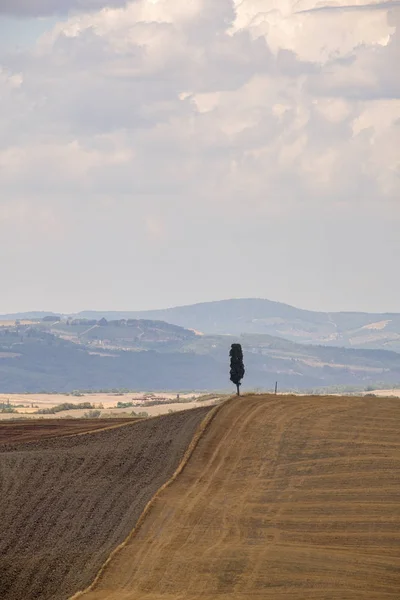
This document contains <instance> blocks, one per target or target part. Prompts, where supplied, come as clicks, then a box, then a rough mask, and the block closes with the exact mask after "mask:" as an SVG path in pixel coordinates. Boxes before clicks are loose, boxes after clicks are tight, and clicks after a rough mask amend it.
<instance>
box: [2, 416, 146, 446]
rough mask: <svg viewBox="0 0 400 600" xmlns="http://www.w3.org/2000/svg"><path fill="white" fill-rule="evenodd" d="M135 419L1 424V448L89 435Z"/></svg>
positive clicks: (51, 420) (59, 420)
mask: <svg viewBox="0 0 400 600" xmlns="http://www.w3.org/2000/svg"><path fill="white" fill-rule="evenodd" d="M134 421H135V419H112V420H110V419H30V420H26V421H9V422H6V423H4V422H3V423H0V446H2V445H4V444H10V443H15V442H33V441H39V440H44V439H46V438H51V437H62V436H65V435H66V436H68V435H75V434H78V433H88V432H90V431H96V430H99V429H109V428H112V427H118V426H120V425H123V424H125V423H133V422H134Z"/></svg>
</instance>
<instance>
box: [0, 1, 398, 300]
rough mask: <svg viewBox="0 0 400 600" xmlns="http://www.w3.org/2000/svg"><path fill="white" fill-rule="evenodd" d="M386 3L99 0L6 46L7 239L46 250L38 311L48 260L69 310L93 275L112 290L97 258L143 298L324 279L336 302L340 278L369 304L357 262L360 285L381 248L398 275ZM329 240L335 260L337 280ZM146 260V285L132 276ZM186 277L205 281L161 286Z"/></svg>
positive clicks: (1, 232) (239, 291)
mask: <svg viewBox="0 0 400 600" xmlns="http://www.w3.org/2000/svg"><path fill="white" fill-rule="evenodd" d="M30 4H31V3H30ZM392 4H393V3H392ZM392 4H391V6H392ZM16 6H18V5H16ZM21 6H22V4H21ZM346 6H347V5H346ZM64 7H66V4H65V5H64ZM82 7H83V5H82ZM341 7H342V8H343V7H344V8H345V5H344V3H342V5H341ZM380 7H381V10H379V11H378V10H373V11H366V10H361V11H359V12H356V11H350V12H345V13H343V14H342V12H341V11H340V10H337V11H328V10H326V11H325V10H321V11H315V12H307V13H302V12H301V13H299V12H298V11H299V10H308V11H311V10H312V9H313V8H318V7H317V6H316V3H315V2H314V1H312V0H303V1H302V2H295V1H294V0H241V1H240V2H239V0H238V1H236V2H234V1H233V0H220V1H219V2H215V1H212V0H193V1H192V2H187V0H159V1H158V2H154V1H153V2H151V1H150V0H137V1H136V2H133V3H128V4H127V5H124V6H115V5H114V6H113V7H112V6H108V7H105V8H104V7H103V8H101V9H98V10H97V9H96V7H95V6H94V4H92V6H89V5H86V7H83V8H84V9H85V10H82V11H81V12H79V13H76V14H73V15H70V16H69V17H68V18H67V19H66V20H64V21H60V22H59V23H58V24H57V25H56V26H55V27H53V28H52V29H51V30H49V31H48V32H47V33H46V34H45V35H44V36H42V38H41V39H40V40H39V41H38V43H37V45H36V46H35V48H34V49H33V50H32V51H26V52H19V53H11V52H10V53H8V54H6V53H4V54H3V55H2V56H0V64H2V65H3V66H2V68H1V70H0V109H1V110H0V127H1V130H2V136H1V139H0V236H1V239H2V240H3V244H4V240H5V239H7V240H8V243H9V244H11V243H12V239H13V237H15V236H13V231H12V229H13V225H14V227H15V228H19V229H18V231H22V230H23V236H22V237H23V239H24V244H26V246H27V247H30V248H32V252H31V254H29V256H28V258H26V257H25V258H24V259H23V258H22V257H19V258H18V257H17V258H15V261H16V262H15V268H17V269H18V268H19V269H21V271H22V272H24V270H26V269H27V268H28V267H27V266H26V265H28V266H29V265H30V268H35V269H36V268H37V267H36V266H35V265H38V264H39V262H40V261H39V257H40V260H42V259H43V256H46V260H47V262H50V263H51V265H52V266H50V267H49V265H48V264H47V263H46V264H47V269H46V270H42V271H41V270H40V269H39V271H38V275H37V287H36V288H35V294H36V295H34V297H35V298H37V307H38V308H41V307H43V305H42V306H39V305H40V301H39V300H40V298H41V295H40V294H41V291H40V290H41V287H40V282H43V281H45V277H46V272H47V271H48V269H49V268H50V269H51V272H52V273H53V274H54V277H55V278H56V280H57V282H58V283H57V286H56V287H57V289H56V290H53V292H52V296H51V297H52V298H53V305H54V306H53V307H54V308H55V309H58V307H59V306H61V304H62V301H63V298H64V297H65V298H69V299H70V300H71V298H72V296H71V292H68V289H69V288H68V285H70V286H72V284H71V282H72V281H78V282H79V289H81V284H82V282H85V281H86V279H85V277H87V278H88V280H87V283H86V284H85V285H84V287H85V290H86V291H84V292H82V293H84V294H86V295H85V302H84V303H85V304H86V306H92V307H95V304H96V301H97V300H96V298H97V297H100V298H103V302H102V305H103V306H105V305H106V304H107V302H108V301H109V302H110V303H111V302H115V301H113V300H112V296H111V295H110V294H111V292H110V293H109V295H107V294H108V291H104V290H102V288H101V286H100V283H99V282H98V281H97V280H96V281H95V280H93V279H91V275H90V274H91V273H93V272H96V273H98V268H99V267H98V264H99V262H100V263H101V264H102V265H104V268H105V269H109V270H110V272H112V273H113V274H114V275H115V278H116V280H117V281H118V285H119V286H120V289H121V290H123V291H124V293H126V298H135V302H138V304H136V307H137V308H141V307H145V306H149V305H150V304H152V305H153V306H155V305H157V304H159V305H162V304H174V303H179V302H186V301H192V300H197V299H202V298H203V297H204V296H203V295H202V293H203V290H205V289H207V290H209V292H207V293H209V297H212V296H218V295H219V296H230V295H231V296H232V295H236V296H240V295H252V294H254V295H258V296H262V295H265V296H268V295H270V296H271V295H273V296H274V297H277V298H278V299H279V298H281V299H285V300H286V301H290V302H293V303H296V302H297V303H299V304H304V305H309V306H310V307H312V306H315V304H313V302H314V298H315V297H316V296H315V281H324V286H322V287H323V289H321V287H318V286H317V287H318V294H317V296H318V298H320V300H318V302H319V301H320V302H321V303H322V302H323V303H324V306H328V305H329V306H330V307H331V306H333V305H335V306H339V305H340V302H341V300H342V299H343V298H342V297H343V294H344V296H345V295H346V293H347V294H348V297H349V302H351V301H352V298H353V297H354V298H359V299H360V302H361V301H362V300H363V298H364V296H363V295H362V294H360V293H359V292H357V289H358V288H357V285H356V282H353V283H352V281H353V280H352V275H353V274H354V272H355V270H357V269H358V270H359V272H360V273H363V275H362V277H363V278H364V279H363V281H364V280H365V278H368V265H367V262H368V260H369V261H372V262H373V264H375V262H374V261H377V260H378V258H377V257H380V260H381V261H389V262H387V265H386V263H385V266H384V267H382V269H383V272H384V273H386V274H385V275H382V276H381V275H379V277H382V278H383V279H382V281H384V278H385V277H387V282H388V283H390V284H391V285H392V284H393V280H392V279H391V275H390V273H391V272H395V268H397V266H396V265H395V264H394V263H393V261H392V263H391V262H390V259H388V257H387V255H386V250H385V248H387V242H386V241H385V239H386V238H385V236H389V239H390V240H392V241H391V244H392V246H391V248H392V254H393V255H395V251H394V250H393V248H394V245H395V244H396V243H397V242H396V240H397V237H396V236H397V233H396V235H395V229H393V236H392V237H391V234H390V231H391V230H390V227H392V226H393V228H394V225H395V224H396V223H398V221H399V220H400V207H399V202H398V200H399V198H400V170H399V168H400V165H399V159H398V147H399V140H400V126H399V123H400V75H399V73H398V70H396V65H397V64H398V63H399V60H400V44H399V35H400V29H399V27H400V21H399V19H400V17H399V14H400V12H399V9H396V8H391V10H389V8H387V9H385V8H384V7H383V6H382V5H380ZM75 8H78V5H77V4H75ZM89 8H92V9H93V10H89ZM35 215H36V217H35ZM21 227H22V230H21ZM388 228H389V229H388ZM388 230H389V233H387V231H388ZM46 231H48V232H49V233H48V235H47V234H46V233H45V232H46ZM374 231H375V232H376V238H374V240H375V241H376V243H375V244H374V248H375V251H376V256H375V258H374V257H373V256H372V248H371V247H370V245H368V236H373V235H375V234H374ZM352 232H353V235H352ZM385 232H386V233H385ZM55 238H57V239H58V240H59V242H58V244H57V245H56V249H55V250H54V252H52V250H51V249H52V247H53V246H52V245H54V239H55ZM338 242H340V244H339V243H338ZM341 244H342V245H341ZM353 245H357V248H358V249H359V250H357V253H356V255H354V263H353V264H352V259H351V257H352V256H353V254H352V247H353ZM338 246H340V248H339V247H338ZM334 247H335V248H336V250H333V248H334ZM241 248H242V250H241ZM361 249H362V250H363V252H364V258H363V252H361ZM330 252H333V253H334V252H337V254H338V256H340V257H341V258H338V261H339V263H340V264H339V263H338V264H337V265H336V267H335V268H337V271H338V274H337V275H335V276H332V277H333V278H334V280H335V285H334V286H333V285H330V284H329V281H328V279H329V278H328V275H327V274H326V273H325V266H326V264H332V258H331V254H330ZM346 253H347V257H348V260H347V263H348V264H347V263H346V260H345V256H346ZM66 257H68V258H66ZM24 260H25V263H24ZM26 261H27V262H26ZM30 261H32V262H30ZM345 263H346V264H345ZM71 264H72V265H74V264H75V265H76V266H75V267H74V268H73V267H72V266H71ZM193 264H195V265H196V273H195V274H194V275H195V276H194V277H193V279H190V274H191V273H193V266H192V265H193ZM60 265H61V267H60ZM235 265H238V267H237V268H238V269H239V270H240V273H241V274H242V275H241V276H242V277H243V281H242V282H241V283H240V284H239V283H236V282H237V274H235V268H236V267H235ZM390 265H391V266H390ZM4 268H5V267H4ZM7 268H8V267H7ZM133 268H134V269H135V270H136V271H135V273H136V275H135V277H136V281H141V282H143V285H140V286H138V287H139V288H140V289H139V290H136V289H134V283H133V282H131V283H129V281H127V279H129V277H128V278H127V273H129V272H131V270H132V269H133ZM332 268H333V267H332ZM74 269H75V270H74ZM35 272H36V271H35ZM1 273H2V271H1V268H0V276H1ZM257 273H258V275H257ZM58 274H59V275H58ZM150 274H151V276H150ZM57 277H59V279H57ZM377 277H378V276H377ZM63 278H64V279H65V281H66V282H70V283H69V284H68V285H67V283H63V281H64V280H63ZM188 278H189V280H190V281H191V284H190V286H189V287H190V289H191V290H192V288H193V291H191V292H190V293H191V294H193V295H192V296H190V294H189V293H188V295H187V296H185V297H184V298H183V297H179V298H178V297H174V296H173V292H172V291H171V294H170V296H168V294H167V292H163V294H164V295H163V296H162V297H159V296H158V295H157V294H158V291H157V289H158V288H157V285H160V286H162V285H164V289H166V288H167V289H169V288H172V289H174V288H175V287H176V289H178V288H179V285H178V282H179V281H182V280H185V281H186V280H187V279H188ZM302 278H303V279H302ZM271 280H273V281H274V290H273V291H274V293H273V294H272V292H271V289H270V288H269V287H268V285H269V284H267V283H266V282H269V281H271ZM291 281H296V282H297V283H296V284H293V285H294V287H295V288H296V289H295V291H294V296H293V297H289V296H288V295H287V294H288V293H289V291H290V282H291ZM301 281H303V283H301ZM171 282H172V284H171ZM340 282H341V284H340ZM156 284H157V285H156ZM77 285H78V284H77ZM82 285H83V284H82ZM360 285H361V284H360ZM341 286H342V287H341ZM72 287H73V286H72ZM361 288H362V289H363V290H364V291H365V289H368V290H369V291H368V294H369V293H370V291H371V290H370V287H369V284H368V285H367V284H365V285H364V284H363V285H361ZM46 289H48V288H46ZM185 289H186V288H185ZM307 289H308V290H309V292H307ZM341 289H342V290H345V292H340V290H341ZM313 290H314V291H313ZM399 292H400V289H399ZM121 293H122V292H121ZM168 293H169V292H168ZM176 293H178V292H176ZM371 293H372V296H369V295H368V297H371V298H373V297H374V298H376V302H377V303H378V297H379V298H383V295H379V294H380V292H379V290H378V291H376V290H375V291H373V290H372V292H371ZM95 294H97V296H95ZM146 294H147V295H146ZM296 294H297V295H296ZM307 294H308V295H307ZM341 294H342V296H341ZM357 294H359V295H358V296H357ZM374 294H375V296H374ZM158 297H159V300H157V301H154V302H153V301H152V302H150V301H149V299H152V298H156V299H157V298H158ZM174 298H175V299H174ZM330 299H332V303H331V304H329V302H330ZM345 299H346V298H345ZM57 302H58V305H56V304H57ZM315 302H316V301H315ZM346 302H347V300H346ZM122 304H124V305H125V306H128V305H127V304H126V303H121V304H120V307H122ZM344 304H345V302H343V304H342V305H341V306H340V307H344ZM348 305H349V304H348V303H347V306H348ZM47 306H48V304H47ZM110 306H111V304H110ZM114 306H115V304H114ZM359 306H360V305H358V306H355V304H354V305H353V308H359ZM72 308H73V307H71V310H72ZM77 308H79V307H77ZM4 310H5V309H3V312H4ZM0 312H1V311H0Z"/></svg>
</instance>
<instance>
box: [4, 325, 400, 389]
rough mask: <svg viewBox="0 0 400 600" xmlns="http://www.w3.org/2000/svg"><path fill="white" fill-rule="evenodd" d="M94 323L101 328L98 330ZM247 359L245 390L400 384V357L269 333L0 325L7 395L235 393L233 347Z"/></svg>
mask: <svg viewBox="0 0 400 600" xmlns="http://www.w3.org/2000/svg"><path fill="white" fill-rule="evenodd" d="M93 323H94V324H93ZM237 341H239V342H240V343H241V344H242V346H243V350H244V353H245V365H246V377H245V381H244V385H245V388H246V389H254V388H259V389H262V390H271V389H273V388H274V386H275V382H276V381H278V382H279V387H280V389H281V390H299V391H301V390H310V389H320V388H326V387H329V386H330V387H332V386H341V389H343V386H351V387H352V388H356V389H366V388H367V387H368V386H372V387H373V386H374V385H376V384H379V385H383V386H387V387H390V386H393V385H396V384H398V383H399V382H400V354H398V353H395V352H389V351H385V350H363V349H349V348H337V347H334V346H332V347H329V346H317V345H306V344H298V343H295V342H292V341H290V340H284V339H282V338H277V337H274V336H269V335H256V334H246V335H242V336H226V335H208V336H206V335H198V334H196V333H194V332H193V331H189V330H186V329H184V328H181V327H177V326H174V325H169V324H167V323H162V322H154V321H148V322H146V321H132V323H131V324H129V325H128V324H126V323H119V324H118V325H116V324H112V323H110V322H108V323H107V324H106V325H105V324H102V325H100V324H99V322H96V321H94V322H93V321H83V320H79V321H74V322H70V323H69V324H66V323H63V322H59V321H51V322H36V323H30V324H25V325H24V324H19V325H16V326H9V325H7V326H5V325H3V326H0V392H3V393H13V392H14V393H23V392H30V393H38V392H43V391H47V392H52V391H54V392H72V391H74V390H110V389H117V390H121V389H127V390H137V391H141V390H153V391H164V390H171V391H183V390H188V391H191V390H204V391H207V390H230V389H231V387H230V382H229V359H228V354H229V348H230V345H231V343H233V342H237Z"/></svg>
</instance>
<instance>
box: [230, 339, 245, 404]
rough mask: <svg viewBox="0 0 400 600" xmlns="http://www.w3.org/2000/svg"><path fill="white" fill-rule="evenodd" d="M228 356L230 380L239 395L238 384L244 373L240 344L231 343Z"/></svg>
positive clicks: (240, 383) (239, 384) (240, 382)
mask: <svg viewBox="0 0 400 600" xmlns="http://www.w3.org/2000/svg"><path fill="white" fill-rule="evenodd" d="M229 356H230V357H231V381H232V383H234V384H235V385H236V388H237V395H238V396H240V386H241V385H242V379H243V377H244V373H245V370H244V364H243V351H242V346H241V345H240V344H232V346H231V351H230V353H229Z"/></svg>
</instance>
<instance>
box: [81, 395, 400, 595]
mask: <svg viewBox="0 0 400 600" xmlns="http://www.w3.org/2000/svg"><path fill="white" fill-rule="evenodd" d="M399 467H400V405H399V403H398V401H397V400H395V399H381V400H379V401H377V400H375V399H370V398H369V399H368V398H364V399H361V398H344V397H341V398H332V397H329V398H323V397H318V398H316V397H313V398H310V397H308V398H307V397H302V398H299V397H287V398H279V397H275V396H264V397H259V396H258V397H257V396H253V397H251V396H249V397H245V398H241V399H233V400H230V401H228V402H227V403H225V404H224V405H222V407H221V408H220V410H219V412H217V414H216V415H215V416H214V419H213V420H212V421H211V423H210V424H209V426H208V428H207V429H205V431H204V433H203V435H202V437H201V438H200V441H199V443H198V444H197V446H196V448H195V449H194V452H193V454H192V455H191V457H190V459H189V462H188V463H187V465H186V467H185V468H184V470H183V471H182V472H181V474H180V475H179V477H178V478H177V479H176V480H175V481H174V482H173V483H172V484H171V485H170V486H168V487H166V488H164V489H162V490H161V491H160V492H159V493H158V494H157V496H156V499H155V500H154V501H153V503H152V504H151V507H150V510H148V511H147V512H146V514H145V516H144V518H142V519H141V520H140V522H139V524H138V526H137V527H136V528H135V529H134V530H133V531H132V532H131V534H130V536H128V538H127V540H126V542H125V544H124V545H123V546H121V547H120V549H119V550H118V551H117V552H116V553H114V554H113V556H112V557H111V560H109V561H108V562H107V564H106V565H105V566H104V567H103V569H102V570H101V571H100V573H99V575H98V577H97V578H96V580H95V581H94V583H93V584H92V585H91V587H90V588H89V589H88V590H87V591H86V592H84V593H83V594H77V595H76V596H74V599H77V598H79V599H81V600H175V599H178V598H185V600H199V599H200V598H201V600H215V598H221V599H223V600H235V599H239V598H240V599H241V600H253V599H254V598H262V599H263V600H279V599H282V600H284V599H285V600H289V599H293V598H299V599H300V598H307V600H344V599H345V598H346V599H347V598H348V599H350V598H351V599H352V600H378V599H379V600H384V599H387V600H390V599H392V600H397V599H398V597H399V589H400V556H399V552H398V548H399V544H400V511H399V505H398V498H399V494H400V483H399V481H400V480H399V477H398V471H399Z"/></svg>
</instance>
